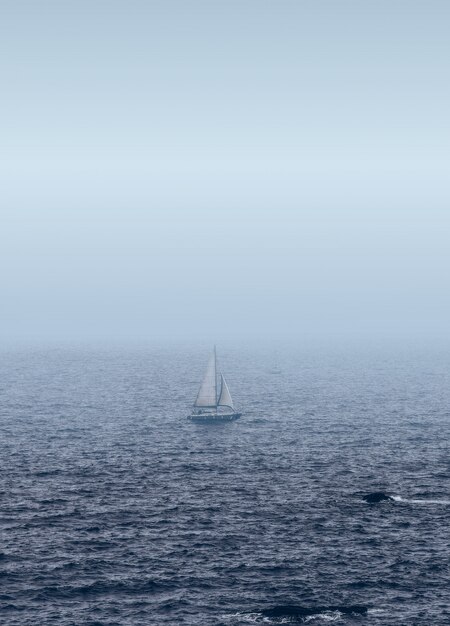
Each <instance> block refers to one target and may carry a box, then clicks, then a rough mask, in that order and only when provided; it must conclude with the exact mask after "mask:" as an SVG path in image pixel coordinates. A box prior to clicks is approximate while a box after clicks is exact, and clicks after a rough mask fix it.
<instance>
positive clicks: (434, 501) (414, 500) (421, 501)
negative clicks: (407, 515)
mask: <svg viewBox="0 0 450 626" xmlns="http://www.w3.org/2000/svg"><path fill="white" fill-rule="evenodd" d="M392 499H393V500H395V501H396V502H407V503H408V504H443V505H444V506H448V505H450V500H416V499H411V500H410V499H409V498H402V497H401V496H392Z"/></svg>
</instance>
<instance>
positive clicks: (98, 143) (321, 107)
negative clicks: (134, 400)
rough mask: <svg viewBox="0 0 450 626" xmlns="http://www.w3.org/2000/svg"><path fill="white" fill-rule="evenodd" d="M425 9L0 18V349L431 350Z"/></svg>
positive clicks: (392, 4)
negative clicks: (381, 337) (283, 346)
mask: <svg viewBox="0 0 450 626" xmlns="http://www.w3.org/2000/svg"><path fill="white" fill-rule="evenodd" d="M449 32H450V3H449V2H447V1H446V0H445V1H444V0H442V1H436V0H427V1H425V0H423V1H416V0H405V1H401V0H377V1H372V0H353V1H347V0H342V1H341V0H330V1H326V0H324V1H321V0H311V1H307V0H305V1H301V0H292V1H288V0H272V1H266V0H255V1H253V0H236V1H233V0H222V1H218V0H217V1H215V0H208V1H206V0H205V1H203V2H200V1H196V0H192V1H191V0H179V1H175V0H161V1H153V2H152V1H151V0H150V1H138V0H126V1H125V0H122V1H117V0H108V1H101V0H89V1H84V0H54V1H41V0H33V1H30V2H23V1H21V0H3V1H2V2H0V79H1V98H0V264H1V270H2V271H1V273H0V293H1V303H0V337H1V338H2V339H3V340H7V339H14V338H22V339H23V338H30V339H31V338H44V339H57V340H60V339H78V338H81V339H91V338H106V339H109V338H117V337H122V338H133V339H139V338H141V337H142V338H150V339H152V338H161V337H162V338H164V337H172V338H173V337H175V338H180V339H194V340H195V339H197V338H198V339H199V340H203V339H206V340H208V341H209V340H213V339H216V338H220V337H225V336H226V337H238V338H239V337H269V336H274V337H276V336H303V335H308V334H314V333H316V334H322V333H324V334H330V333H331V334H333V333H341V332H357V333H361V332H363V333H378V332H387V333H392V334H395V333H403V332H408V333H412V334H414V333H428V332H432V333H437V334H443V335H444V334H445V335H448V334H449V333H448V329H449V320H450V290H449V278H448V276H449V269H450V245H449V244H450V190H449V180H450V178H449V165H450V122H449V111H450V86H449V80H448V75H449V69H450V67H449V66H450V37H449V35H448V33H449Z"/></svg>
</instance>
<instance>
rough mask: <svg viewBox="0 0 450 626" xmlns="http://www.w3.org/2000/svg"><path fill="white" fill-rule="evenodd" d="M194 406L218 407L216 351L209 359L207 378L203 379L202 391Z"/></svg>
mask: <svg viewBox="0 0 450 626" xmlns="http://www.w3.org/2000/svg"><path fill="white" fill-rule="evenodd" d="M194 406H198V407H211V408H212V407H214V408H215V407H216V406H217V379H216V349H215V348H214V351H213V353H212V354H211V356H210V357H209V361H208V365H207V367H206V372H205V376H204V377H203V381H202V384H201V386H200V390H199V392H198V396H197V399H196V401H195V404H194Z"/></svg>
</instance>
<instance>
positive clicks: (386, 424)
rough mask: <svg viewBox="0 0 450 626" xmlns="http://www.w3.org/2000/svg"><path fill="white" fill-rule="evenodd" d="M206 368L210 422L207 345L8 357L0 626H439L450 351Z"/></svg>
mask: <svg viewBox="0 0 450 626" xmlns="http://www.w3.org/2000/svg"><path fill="white" fill-rule="evenodd" d="M219 355H220V356H222V363H223V365H224V367H225V371H226V374H227V379H228V380H229V384H230V388H231V391H232V393H233V394H234V396H235V398H236V400H237V403H238V405H239V407H240V408H242V409H243V411H244V413H245V416H244V417H243V418H242V419H241V420H240V421H238V422H236V423H228V424H225V425H222V426H217V425H215V426H214V425H209V426H205V425H196V424H192V423H189V422H187V421H186V420H185V416H186V414H187V412H188V410H189V407H190V404H191V402H192V399H193V397H194V396H195V394H196V392H197V387H198V382H199V379H200V377H201V374H202V369H203V366H204V365H205V362H206V358H207V354H206V353H205V351H203V350H195V351H192V350H191V351H189V350H187V349H181V348H180V350H178V351H177V350H175V349H170V350H162V349H158V350H156V349H152V348H142V349H134V348H130V349H120V350H119V349H116V350H104V349H91V350H87V349H82V348H72V349H69V348H67V349H52V350H44V349H36V348H35V349H29V350H26V349H21V350H7V351H3V353H2V354H1V363H0V410H1V417H0V436H1V440H0V462H1V468H0V469H1V473H0V498H1V499H0V503H1V509H0V537H1V545H0V602H1V612H0V621H1V620H3V621H2V623H4V624H7V625H8V626H16V625H17V626H26V625H28V624H30V625H31V624H33V625H36V624H46V625H47V624H57V625H58V626H66V625H69V624H70V625H77V626H78V625H81V624H83V625H84V624H91V625H94V624H97V625H104V626H106V625H113V624H116V625H121V626H122V625H131V624H132V625H133V626H134V625H140V624H145V625H148V624H192V625H193V624H195V625H197V624H198V625H205V626H206V625H208V626H211V625H216V626H219V625H225V626H237V625H240V624H250V623H260V622H261V623H267V624H272V623H273V624H277V623H290V622H291V621H294V623H310V624H313V626H315V625H316V624H317V625H318V626H319V625H321V624H325V623H330V622H333V623H335V624H367V625H368V626H369V625H370V626H375V625H386V626H388V625H389V626H391V625H392V624H405V625H406V624H408V625H411V624H433V625H434V626H436V625H441V624H442V625H444V624H449V623H450V565H449V561H450V560H449V548H450V532H449V528H450V524H449V523H450V438H449V434H450V384H449V382H450V352H448V351H446V350H445V349H444V348H442V349H439V348H438V347H435V348H433V349H431V348H425V347H423V346H422V347H421V348H407V347H402V348H398V349H395V348H393V347H391V348H389V349H388V348H384V347H376V346H375V347H374V346H371V347H370V349H369V348H365V347H364V346H361V347H359V348H358V349H356V348H348V349H345V348H343V347H341V348H339V347H335V348H334V349H330V350H328V351H325V350H323V349H322V348H320V349H314V348H311V347H310V348H308V349H302V348H300V347H299V348H296V349H294V348H288V349H285V350H281V349H278V350H275V349H269V348H268V349H262V348H261V349H255V348H240V349H238V348H235V349H232V350H231V349H228V350H226V349H223V350H222V351H220V352H219ZM374 490H383V491H386V492H388V493H390V494H393V495H395V496H398V497H399V498H402V500H397V501H395V502H384V503H381V504H379V505H369V504H367V503H365V502H363V501H362V500H361V496H362V495H364V494H365V493H368V492H370V491H374ZM291 605H293V606H294V607H297V608H295V609H294V608H292V606H291ZM355 605H357V608H356V609H355V610H352V608H351V607H353V606H355ZM289 607H291V608H289ZM358 607H359V608H358ZM271 610H272V613H271V612H270V611H271Z"/></svg>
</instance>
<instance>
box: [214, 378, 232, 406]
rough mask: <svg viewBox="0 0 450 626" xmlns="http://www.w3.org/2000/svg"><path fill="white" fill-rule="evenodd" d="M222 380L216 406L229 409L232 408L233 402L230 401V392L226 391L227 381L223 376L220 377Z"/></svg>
mask: <svg viewBox="0 0 450 626" xmlns="http://www.w3.org/2000/svg"><path fill="white" fill-rule="evenodd" d="M220 377H221V380H222V385H221V390H220V398H219V402H218V403H217V404H218V406H229V407H230V408H231V409H232V408H233V400H232V399H231V394H230V390H229V389H228V385H227V381H226V380H225V378H224V376H223V374H221V375H220Z"/></svg>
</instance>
